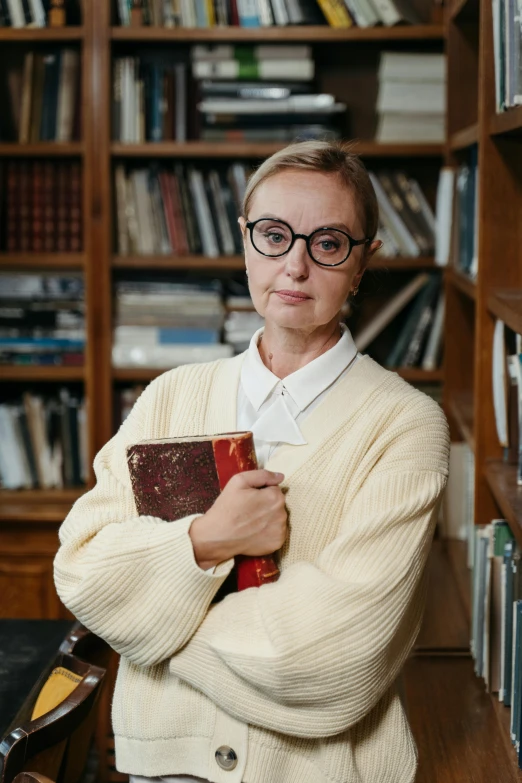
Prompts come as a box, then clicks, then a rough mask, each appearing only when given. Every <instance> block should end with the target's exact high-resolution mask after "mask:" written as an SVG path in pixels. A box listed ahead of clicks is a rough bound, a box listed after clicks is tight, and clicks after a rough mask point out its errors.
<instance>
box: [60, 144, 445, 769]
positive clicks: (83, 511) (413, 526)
mask: <svg viewBox="0 0 522 783" xmlns="http://www.w3.org/2000/svg"><path fill="white" fill-rule="evenodd" d="M243 214H244V217H242V218H241V219H240V225H241V229H242V232H243V237H244V244H245V261H246V268H247V274H248V275H249V286H250V292H251V295H252V299H253V302H254V305H255V307H256V309H257V310H258V312H259V313H260V314H261V315H263V316H264V317H265V328H264V330H260V331H259V332H258V333H257V334H256V335H254V338H253V340H252V343H251V345H250V347H249V349H248V351H246V352H245V353H244V354H242V355H240V356H238V357H235V358H233V359H226V360H221V361H217V362H213V363H209V364H204V365H191V366H185V367H180V368H178V369H175V370H172V371H169V372H167V373H165V374H163V375H162V376H161V377H160V378H158V379H156V380H155V381H154V382H153V383H151V384H150V386H149V387H148V388H147V389H146V391H145V392H144V393H143V394H142V395H141V397H140V399H139V400H138V402H137V403H136V405H135V406H134V409H133V410H132V412H131V414H130V416H129V417H128V419H127V420H126V422H125V423H124V424H123V425H122V427H121V428H120V430H119V432H118V433H117V435H115V437H114V438H112V440H111V441H109V443H108V444H107V445H106V446H105V447H104V448H103V449H102V450H101V451H100V453H99V454H98V455H97V457H96V460H95V470H96V476H97V484H96V487H95V488H94V489H93V490H91V491H90V492H89V493H87V494H86V495H85V496H83V497H82V498H81V499H80V500H79V501H78V502H77V503H76V504H75V506H74V507H73V509H72V510H71V512H70V514H69V516H68V517H67V519H66V520H65V522H64V524H63V526H62V528H61V530H60V540H61V548H60V550H59V552H58V555H57V557H56V563H55V578H56V584H57V588H58V592H59V594H60V596H61V598H62V600H63V601H64V603H65V604H66V605H67V606H68V607H69V608H70V609H71V611H72V612H74V614H75V615H76V616H77V617H79V619H80V620H81V621H82V622H83V623H85V625H86V626H88V627H89V628H90V629H92V630H93V631H95V632H96V633H98V634H99V635H100V636H102V637H103V638H105V639H107V641H108V642H109V643H110V644H111V645H112V646H113V647H114V649H115V650H116V651H117V652H119V653H120V654H121V664H120V669H119V673H118V679H117V684H116V690H115V695H114V704H113V723H114V733H115V739H116V760H117V766H118V769H119V770H121V771H123V772H128V773H130V774H131V775H133V776H137V777H138V776H141V777H147V778H151V777H156V778H157V777H163V778H164V779H165V778H166V779H168V780H169V781H170V780H172V781H174V780H175V781H177V783H179V781H180V780H193V779H194V778H193V777H187V776H197V777H196V779H197V780H199V779H200V778H201V779H203V780H209V781H214V783H221V782H222V781H223V782H225V781H230V782H231V783H242V782H243V783H412V781H413V780H414V777H415V770H416V749H415V745H414V742H413V739H412V735H411V732H410V729H409V726H408V724H407V720H406V718H405V715H404V711H403V709H402V706H401V702H400V699H399V697H398V695H397V691H396V687H395V680H396V678H397V675H398V674H399V672H400V669H401V667H402V665H403V663H404V661H405V659H406V657H407V655H408V653H409V652H410V650H411V648H412V645H413V643H414V640H415V638H416V636H417V633H418V631H419V627H420V622H421V615H422V608H423V600H424V593H425V563H426V557H427V554H428V551H429V548H430V543H431V538H432V534H433V529H434V525H435V517H436V512H437V508H438V502H439V500H440V498H441V494H442V492H443V489H444V486H445V483H446V477H447V470H448V447H449V445H448V432H447V425H446V421H445V418H444V416H443V414H442V412H441V409H440V408H439V406H438V405H437V404H436V403H435V402H433V401H432V400H431V399H430V398H428V397H427V396H425V395H424V394H422V393H421V392H419V391H417V390H416V389H414V388H412V387H411V386H409V385H408V384H407V383H406V382H405V381H403V380H402V379H401V378H399V377H398V376H397V375H396V374H395V373H391V372H388V371H386V370H384V369H382V368H381V367H380V366H379V365H377V364H376V363H375V362H374V361H373V360H372V359H370V358H369V357H367V356H360V355H358V354H357V351H356V349H355V346H354V344H353V341H352V339H351V336H350V333H349V332H348V331H347V329H346V327H340V325H339V322H340V310H341V307H342V305H343V303H344V302H345V300H346V298H347V296H348V295H349V294H350V292H354V290H355V291H356V290H357V287H358V285H359V282H360V280H361V277H362V275H363V273H364V270H365V268H366V265H367V264H368V260H369V258H370V257H371V255H372V254H373V253H374V252H375V250H376V249H377V248H378V246H379V242H378V241H375V239H374V237H375V233H376V230H377V220H378V212H377V204H376V199H375V194H374V192H373V189H372V186H371V183H370V182H369V179H368V175H367V173H366V171H365V170H364V167H363V166H362V164H361V163H360V162H359V160H358V159H357V158H356V157H355V156H354V155H352V154H350V153H349V152H347V151H345V150H344V149H343V147H342V146H340V145H337V144H330V143H327V142H306V143H302V144H296V145H292V146H290V147H287V148H286V149H284V150H283V151H281V152H279V153H277V154H275V155H274V156H272V157H271V158H269V159H268V160H267V161H265V163H264V164H263V165H262V166H261V167H260V168H259V169H258V171H257V172H256V173H255V174H254V176H253V177H252V178H251V180H250V182H249V185H248V188H247V192H246V196H245V203H244V213H243ZM325 227H326V228H325ZM245 428H249V429H252V431H253V432H254V438H255V444H256V450H257V454H258V459H259V461H260V464H261V466H262V469H260V470H257V471H251V472H248V473H244V474H242V475H240V476H237V477H234V478H233V479H232V480H231V481H230V482H229V484H228V485H227V487H226V488H225V490H224V491H223V493H222V494H221V496H220V497H219V498H218V500H217V501H216V502H215V504H214V505H213V507H212V508H211V509H210V510H209V512H208V513H207V514H204V515H192V516H190V517H186V518H184V519H182V520H179V521H177V522H175V523H170V524H167V523H165V522H163V521H162V520H161V519H156V518H152V517H138V516H137V514H136V508H135V505H134V501H133V496H132V491H131V486H130V482H129V475H128V471H127V467H126V461H125V448H126V446H127V445H129V444H131V443H135V442H137V441H139V440H142V439H145V438H160V437H168V436H178V435H195V434H202V433H218V432H227V431H230V430H234V429H245ZM278 549H279V550H280V553H279V563H280V568H281V577H280V579H279V581H278V582H276V583H274V584H269V585H265V586H263V587H262V588H258V589H250V590H245V591H243V592H241V593H235V594H232V595H229V596H227V597H226V598H225V599H224V600H223V601H221V602H218V603H216V604H214V605H212V606H211V602H212V598H213V596H214V595H215V593H216V592H217V590H218V588H219V587H220V585H221V584H222V582H223V581H224V580H225V578H226V576H227V574H228V573H229V571H230V569H231V568H232V565H233V562H234V560H233V559H234V556H235V555H237V554H248V555H262V554H267V553H270V552H273V551H275V550H278ZM178 776H180V777H178Z"/></svg>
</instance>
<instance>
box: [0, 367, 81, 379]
mask: <svg viewBox="0 0 522 783" xmlns="http://www.w3.org/2000/svg"><path fill="white" fill-rule="evenodd" d="M0 378H1V379H2V381H20V382H22V381H23V382H27V383H36V382H37V383H41V382H42V381H45V382H46V383H66V382H68V381H74V382H76V381H83V380H84V379H85V369H84V367H55V366H53V367H48V366H42V367H31V366H29V365H27V366H25V365H20V366H14V365H0Z"/></svg>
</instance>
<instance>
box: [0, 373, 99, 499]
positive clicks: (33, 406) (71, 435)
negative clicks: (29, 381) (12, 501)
mask: <svg viewBox="0 0 522 783" xmlns="http://www.w3.org/2000/svg"><path fill="white" fill-rule="evenodd" d="M87 449H88V446H87V416H86V406H85V400H84V399H82V398H80V397H79V396H78V395H77V394H76V393H73V392H71V391H70V390H69V389H67V388H65V387H64V388H61V389H60V390H59V391H58V393H57V394H54V395H49V394H47V395H45V396H44V395H39V394H33V393H32V392H24V394H23V395H22V397H21V398H16V399H13V400H11V401H9V402H3V403H1V404H0V483H1V486H2V487H3V488H4V489H12V490H16V489H37V488H38V489H52V488H57V489H62V488H63V487H73V486H81V485H82V484H84V483H85V482H86V481H87V466H88V456H87Z"/></svg>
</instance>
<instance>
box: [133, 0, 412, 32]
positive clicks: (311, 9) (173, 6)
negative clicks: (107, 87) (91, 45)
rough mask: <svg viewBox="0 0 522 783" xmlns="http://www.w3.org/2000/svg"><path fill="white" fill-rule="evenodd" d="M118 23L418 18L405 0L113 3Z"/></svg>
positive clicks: (338, 23) (343, 22)
mask: <svg viewBox="0 0 522 783" xmlns="http://www.w3.org/2000/svg"><path fill="white" fill-rule="evenodd" d="M118 18H119V22H120V24H121V25H124V26H128V25H131V24H132V25H158V26H164V27H202V28H208V27H215V26H217V25H219V26H223V25H232V26H240V27H270V26H272V25H280V26H285V25H289V24H295V25H299V24H307V25H316V24H326V23H327V24H329V25H330V26H331V27H345V28H348V27H352V25H358V26H359V27H368V26H373V25H375V24H379V23H381V22H382V24H384V25H387V26H391V25H395V24H398V23H399V22H409V23H411V24H418V23H419V22H421V21H422V20H421V19H420V18H419V16H418V15H417V13H416V11H415V9H414V8H413V6H412V5H411V4H410V3H409V2H407V0H345V2H343V1H342V0H317V2H315V0H210V1H209V2H207V1H206V0H196V2H195V3H189V2H181V3H175V2H174V0H133V2H132V4H130V3H129V2H127V0H118Z"/></svg>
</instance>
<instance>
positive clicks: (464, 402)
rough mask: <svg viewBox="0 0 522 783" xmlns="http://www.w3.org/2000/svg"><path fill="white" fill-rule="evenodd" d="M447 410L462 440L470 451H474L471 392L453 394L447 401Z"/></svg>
mask: <svg viewBox="0 0 522 783" xmlns="http://www.w3.org/2000/svg"><path fill="white" fill-rule="evenodd" d="M449 410H450V413H451V415H452V416H453V418H454V419H455V424H456V425H457V427H458V430H459V432H460V434H461V436H462V437H463V438H464V440H465V441H466V443H467V444H468V446H469V447H470V449H471V450H472V451H473V452H474V451H475V435H474V428H473V421H474V405H473V394H472V393H471V392H466V391H462V392H454V394H453V396H452V398H451V399H450V401H449Z"/></svg>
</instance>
